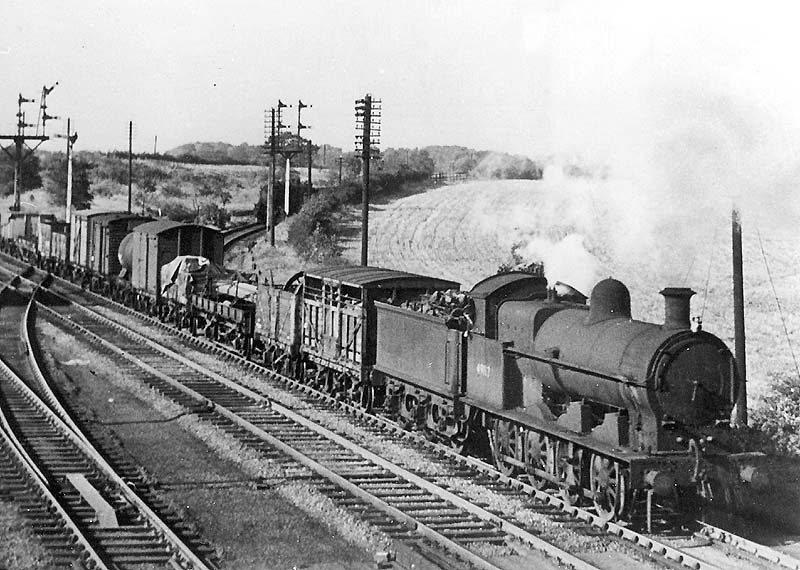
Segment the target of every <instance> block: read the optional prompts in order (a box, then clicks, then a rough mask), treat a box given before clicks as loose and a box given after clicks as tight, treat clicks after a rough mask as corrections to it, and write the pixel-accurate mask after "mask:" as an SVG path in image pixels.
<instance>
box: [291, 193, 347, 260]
mask: <svg viewBox="0 0 800 570" xmlns="http://www.w3.org/2000/svg"><path fill="white" fill-rule="evenodd" d="M358 192H360V189H359V188H358V186H357V185H355V184H347V185H345V186H344V187H343V188H342V189H338V188H336V189H333V188H329V189H325V190H320V191H319V192H317V193H316V194H313V195H312V196H310V197H309V198H308V199H306V202H305V203H304V204H303V208H302V209H301V210H300V212H299V213H297V214H296V215H294V216H293V217H292V218H291V219H290V220H289V230H288V236H287V239H288V242H289V245H291V246H292V248H294V250H295V251H296V252H297V254H298V255H300V256H301V257H303V258H305V259H306V260H307V261H310V262H313V263H321V264H327V263H332V262H334V261H335V260H336V259H338V258H339V257H340V256H341V255H342V246H340V245H339V243H338V240H339V236H340V234H341V229H340V227H339V219H340V217H341V211H342V207H343V206H344V205H346V204H348V203H350V202H351V201H352V200H353V198H354V196H355V195H356V194H357V193H358Z"/></svg>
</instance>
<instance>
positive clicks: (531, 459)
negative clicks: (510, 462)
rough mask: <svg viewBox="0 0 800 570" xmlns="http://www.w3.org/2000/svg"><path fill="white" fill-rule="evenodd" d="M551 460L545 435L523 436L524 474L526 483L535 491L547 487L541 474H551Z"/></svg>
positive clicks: (534, 433) (547, 439) (531, 434)
mask: <svg viewBox="0 0 800 570" xmlns="http://www.w3.org/2000/svg"><path fill="white" fill-rule="evenodd" d="M553 459H554V458H553V449H552V447H551V444H550V439H549V438H548V437H547V436H546V435H545V434H543V433H539V432H535V431H529V432H527V433H526V434H525V473H526V477H527V479H528V482H529V483H530V484H531V485H532V486H533V487H535V488H536V489H543V488H544V487H545V486H546V485H547V483H548V480H547V479H546V478H545V477H544V476H543V475H542V473H541V472H544V473H548V474H552V473H553ZM537 472H538V473H537Z"/></svg>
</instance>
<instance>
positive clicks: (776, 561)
mask: <svg viewBox="0 0 800 570" xmlns="http://www.w3.org/2000/svg"><path fill="white" fill-rule="evenodd" d="M72 320H73V321H74V320H75V318H74V316H73V319H72ZM112 328H113V327H112ZM105 334H107V333H105V332H104V333H103V335H105ZM170 334H171V335H172V334H174V331H170ZM186 340H187V342H194V343H197V342H198V341H197V339H192V340H191V341H189V340H188V339H186ZM150 342H152V341H150ZM137 358H138V356H137ZM229 358H231V359H232V360H236V359H235V358H234V357H229ZM240 363H241V365H242V368H241V373H242V374H244V375H247V374H249V375H250V376H254V375H253V374H252V372H253V371H255V370H257V369H258V367H256V366H255V365H253V364H252V363H246V362H241V361H240ZM185 364H189V363H185ZM196 371H197V370H196ZM263 375H267V376H268V377H270V378H275V379H277V375H274V373H271V372H267V371H263V370H259V375H258V377H257V378H252V379H251V380H250V381H251V382H252V383H253V384H254V385H257V384H259V383H261V384H262V385H263V383H264V376H263ZM243 380H244V381H245V382H247V379H243ZM280 381H281V382H287V381H288V382H291V381H290V380H289V379H286V378H283V379H281V380H280ZM223 384H225V382H223ZM225 385H227V384H225ZM227 386H228V387H229V388H230V389H232V390H234V391H235V392H236V393H237V394H239V395H231V394H228V395H227V396H221V397H222V399H223V400H224V399H225V398H226V397H231V398H233V400H232V401H233V402H234V403H233V404H232V405H233V410H231V412H232V415H231V416H230V417H229V420H230V421H231V422H233V423H238V424H239V425H240V427H241V426H242V424H241V420H242V419H243V418H242V417H241V414H240V413H239V411H242V412H245V413H244V416H245V417H247V413H249V412H247V410H246V409H244V408H242V409H240V410H238V411H237V406H238V405H242V403H241V402H239V401H238V400H237V399H238V398H239V397H241V394H243V393H245V394H246V393H247V392H248V390H246V389H245V390H242V389H240V388H237V387H236V385H235V384H234V383H231V385H227ZM301 389H302V390H303V391H304V392H305V393H309V398H310V399H312V400H313V401H314V403H315V404H316V405H319V404H320V401H319V398H320V396H319V395H311V394H310V390H309V389H308V388H306V387H302V388H301ZM165 393H168V390H167V391H165ZM198 394H199V395H200V397H202V398H206V400H211V398H209V397H208V396H210V395H211V396H213V394H207V395H202V394H201V393H200V392H198ZM247 396H248V397H250V398H254V399H253V401H258V398H260V396H258V394H252V395H249V394H248V395H247ZM261 401H262V404H263V403H264V402H265V401H264V399H263V398H261ZM276 406H277V405H276V404H275V403H274V402H273V403H272V404H271V409H272V411H275V409H276ZM331 406H333V408H338V410H336V411H334V413H337V414H342V415H346V414H349V413H350V411H352V410H350V409H349V407H348V406H346V405H342V404H341V403H335V402H332V403H331ZM215 407H216V408H219V407H220V406H217V405H216V404H215ZM250 412H252V413H253V414H255V415H254V416H253V418H255V419H256V420H257V421H260V420H262V419H265V418H266V416H263V410H257V411H253V410H250ZM209 413H210V412H209ZM259 414H262V415H259ZM237 418H238V419H237ZM244 421H245V422H247V421H248V420H244ZM268 423H269V422H268ZM381 424H382V420H380V419H378V418H371V419H369V420H365V424H364V426H366V428H365V429H373V430H374V432H375V433H376V436H377V435H382V436H383V437H385V436H386V433H385V430H386V425H381ZM290 431H291V430H290ZM312 431H313V430H312ZM307 437H310V436H307ZM315 437H316V436H315ZM406 437H407V436H406ZM343 443H346V442H343ZM424 445H426V446H428V448H430V447H431V444H430V443H429V442H425V443H424ZM436 453H438V454H443V455H445V456H449V457H447V459H446V460H443V459H442V458H441V457H439V459H438V461H439V462H440V463H446V464H448V465H450V466H451V467H452V466H453V465H455V464H454V463H453V459H454V458H455V459H456V461H457V462H458V467H456V468H454V469H453V472H452V473H448V474H447V475H446V476H445V477H439V479H440V480H441V479H451V478H453V477H462V478H469V479H470V480H472V481H473V482H475V483H480V484H481V485H484V486H485V487H486V488H487V489H492V490H493V492H497V493H499V494H502V495H506V496H508V497H514V498H520V499H528V498H530V497H531V496H533V497H534V498H535V499H538V502H539V505H538V507H537V508H539V509H540V510H541V512H543V513H547V516H550V517H552V518H553V519H556V520H558V519H559V518H561V519H562V520H563V521H564V522H565V523H566V524H567V525H568V526H571V527H572V529H573V530H574V531H575V532H582V530H581V527H582V528H583V529H584V530H585V529H594V530H595V531H596V532H597V531H602V533H605V536H614V537H620V539H624V540H625V541H626V542H627V543H628V544H630V545H635V548H634V549H635V550H637V549H638V550H639V551H640V552H642V553H645V555H646V556H649V557H651V558H652V559H660V560H662V563H663V564H666V565H676V564H677V565H680V566H683V567H688V568H702V569H712V568H721V567H725V568H728V567H742V568H751V567H752V568H772V567H785V568H798V567H800V566H798V565H797V562H796V561H795V560H793V559H791V558H790V557H788V556H782V555H780V554H779V553H777V552H775V551H772V550H771V549H769V548H766V547H760V548H758V549H756V551H753V550H752V548H750V551H747V549H742V548H741V547H740V546H737V543H738V545H741V544H744V543H743V542H741V541H733V542H731V541H728V542H727V543H726V542H725V541H722V540H719V539H718V538H717V537H711V536H708V535H707V536H706V539H705V541H704V542H703V543H702V545H701V543H700V542H698V541H697V540H694V541H693V542H692V543H691V544H688V545H683V546H681V545H680V541H679V540H674V539H673V540H671V544H672V545H670V543H668V542H667V541H666V540H664V541H660V540H658V539H657V538H656V537H653V536H645V535H643V534H639V533H636V532H634V531H632V530H631V529H628V528H626V527H623V526H619V525H615V524H613V523H603V522H602V521H599V519H598V518H597V517H595V516H594V515H593V514H592V513H589V512H586V511H583V510H581V509H577V508H575V507H570V506H568V505H565V504H563V503H561V504H560V501H559V500H558V498H557V497H553V496H551V495H549V494H547V493H544V492H542V491H539V490H536V489H533V488H531V487H528V486H526V485H524V484H521V483H520V482H517V481H511V480H507V479H505V478H503V477H499V476H498V475H497V474H496V473H494V472H493V469H491V468H490V467H489V466H487V465H485V464H482V462H480V461H477V460H474V459H465V458H463V457H460V456H457V457H455V456H454V455H450V454H449V452H446V451H443V450H442V449H441V448H439V449H438V450H437V452H436ZM361 457H362V458H364V457H365V456H364V455H361ZM431 460H432V461H436V458H435V457H432V459H431ZM383 467H384V468H387V469H388V468H391V465H385V466H383ZM390 470H391V469H390ZM383 477H384V479H383V483H384V484H385V485H387V486H391V487H395V488H396V487H397V485H398V484H399V483H398V481H397V480H396V479H388V478H386V477H385V476H383ZM412 479H413V478H412ZM390 483H391V485H389V484H390ZM428 483H431V481H428ZM376 485H377V488H380V484H378V483H376ZM376 485H373V486H376ZM388 490H389V488H388V487H386V491H388ZM444 498H445V499H446V500H448V501H451V505H452V504H458V503H460V502H463V501H466V502H467V503H469V504H470V505H472V504H471V503H470V499H468V498H467V499H465V498H464V497H463V496H459V495H456V494H455V493H450V492H449V491H448V492H446V493H444ZM367 502H369V501H367ZM384 502H385V503H387V504H390V505H391V502H390V501H388V500H385V501H384ZM406 502H408V501H406ZM418 503H419V506H421V505H423V504H426V501H425V500H422V499H421V500H420V501H419V502H418ZM431 504H432V503H430V502H428V503H427V504H426V506H428V507H429V506H430V505H431ZM472 507H474V505H472ZM470 508H471V507H470ZM484 510H485V512H482V513H480V514H479V515H476V516H478V518H480V519H481V520H483V521H488V522H489V523H491V525H493V526H495V527H496V528H499V529H503V528H504V527H506V528H511V527H516V526H517V525H515V524H513V523H511V522H509V521H510V520H513V519H514V517H513V516H510V517H509V516H508V515H505V516H504V515H502V514H499V513H496V512H495V513H493V512H491V509H484ZM496 510H497V509H495V511H496ZM399 514H400V513H394V515H395V521H397V519H398V518H399V519H400V521H402V520H404V519H403V518H402V517H399ZM406 514H407V513H406ZM405 521H406V523H407V526H410V525H413V524H414V523H413V522H412V521H411V520H409V519H405ZM471 523H472V521H470V524H471ZM509 525H510V526H509ZM471 528H473V529H476V528H483V527H479V526H473V527H471ZM517 528H519V527H517ZM522 530H523V532H524V529H522ZM514 532H516V529H514V531H513V532H511V533H510V534H512V535H513V534H514ZM523 536H524V535H523ZM484 538H487V539H488V541H489V542H491V538H489V535H487V536H485V537H484ZM517 538H518V539H519V540H525V539H524V538H520V537H519V536H518V537H517ZM503 540H505V541H507V540H508V536H507V537H506V538H504V539H503ZM700 546H702V548H705V549H706V550H707V551H708V552H706V553H704V554H702V555H700V556H697V555H696V554H697V553H698V552H699V551H698V550H697V549H698V548H699V547H700ZM732 549H733V550H732ZM732 551H734V552H735V554H736V555H735V557H734V558H735V564H733V566H731V565H730V564H723V563H722V562H721V561H723V560H725V559H726V558H725V557H727V558H728V559H730V557H731V552H732ZM561 560H562V562H563V559H561ZM575 562H576V561H573V565H575V564H574V563H575ZM579 563H581V564H586V563H587V562H586V561H579ZM576 567H577V566H576Z"/></svg>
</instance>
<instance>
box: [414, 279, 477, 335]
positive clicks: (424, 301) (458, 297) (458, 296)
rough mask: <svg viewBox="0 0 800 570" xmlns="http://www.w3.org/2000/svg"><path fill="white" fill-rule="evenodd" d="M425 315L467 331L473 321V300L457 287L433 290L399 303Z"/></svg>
mask: <svg viewBox="0 0 800 570" xmlns="http://www.w3.org/2000/svg"><path fill="white" fill-rule="evenodd" d="M400 306H401V307H403V308H406V309H411V310H413V311H417V312H418V313H422V314H425V315H430V316H432V317H436V318H440V319H442V320H443V321H444V323H445V325H447V328H450V329H456V330H461V331H468V330H470V329H471V328H472V325H473V323H474V322H475V302H474V301H473V300H472V297H471V296H470V295H469V293H466V292H464V291H459V290H458V289H447V290H446V291H434V292H433V293H429V294H425V295H422V296H421V297H419V298H418V299H414V300H411V301H405V302H403V303H401V305H400Z"/></svg>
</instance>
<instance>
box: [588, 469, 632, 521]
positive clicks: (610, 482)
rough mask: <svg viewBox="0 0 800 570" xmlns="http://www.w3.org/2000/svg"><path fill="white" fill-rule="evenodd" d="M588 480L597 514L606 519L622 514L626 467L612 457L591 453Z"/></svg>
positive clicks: (623, 509)
mask: <svg viewBox="0 0 800 570" xmlns="http://www.w3.org/2000/svg"><path fill="white" fill-rule="evenodd" d="M589 480H590V483H591V489H592V500H593V501H594V508H595V510H596V511H597V514H598V516H600V518H602V519H603V520H606V521H609V520H611V519H613V518H614V517H620V516H622V514H623V513H624V511H625V504H626V500H625V499H626V494H627V492H628V472H627V469H625V468H624V467H622V466H621V465H620V464H619V463H617V462H616V461H614V460H613V459H609V458H608V457H603V456H602V455H593V456H592V464H591V471H590V477H589Z"/></svg>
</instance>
